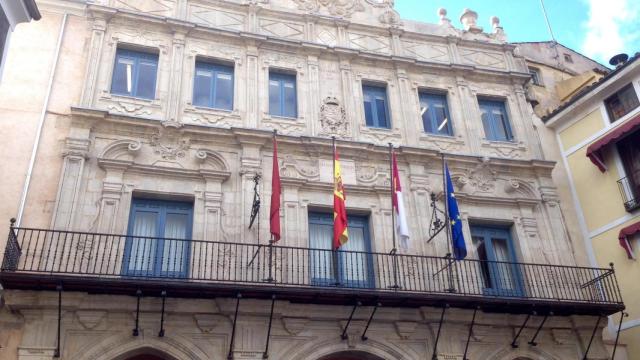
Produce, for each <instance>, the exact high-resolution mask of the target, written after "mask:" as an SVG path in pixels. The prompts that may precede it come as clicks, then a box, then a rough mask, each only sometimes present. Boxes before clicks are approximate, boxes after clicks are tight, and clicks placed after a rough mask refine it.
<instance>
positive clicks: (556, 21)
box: [395, 0, 640, 65]
mask: <svg viewBox="0 0 640 360" xmlns="http://www.w3.org/2000/svg"><path fill="white" fill-rule="evenodd" d="M545 6H546V8H547V14H548V15H549V21H550V22H551V26H552V29H553V33H554V35H555V37H556V40H557V41H558V42H560V43H562V44H564V45H566V46H568V47H570V48H572V49H574V50H576V51H579V52H582V53H583V54H585V55H587V56H590V57H592V58H593V59H595V60H597V61H599V62H601V63H603V64H605V65H608V60H609V58H611V56H613V55H615V54H618V53H620V52H625V53H627V54H629V55H632V54H635V53H636V52H638V51H640V21H639V20H637V19H640V1H638V0H545ZM440 7H444V8H445V9H447V12H448V15H447V17H448V18H449V19H451V22H452V24H453V25H454V26H456V27H458V28H460V27H461V25H460V14H461V13H462V10H463V9H464V8H470V9H472V10H474V11H476V12H477V13H478V25H480V26H482V27H483V28H484V29H485V31H489V30H490V28H491V26H490V24H489V17H491V16H493V15H495V16H498V17H499V18H500V23H501V25H502V27H503V28H504V30H505V32H506V33H507V36H508V37H509V41H546V40H550V39H551V36H550V35H549V31H548V30H547V25H546V23H545V21H544V16H543V14H542V8H541V6H540V0H395V9H396V10H397V11H398V12H399V13H400V15H401V17H402V18H406V19H412V20H419V21H425V22H431V23H434V22H438V19H439V17H438V14H437V11H438V8H440Z"/></svg>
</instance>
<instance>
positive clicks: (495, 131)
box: [478, 100, 513, 141]
mask: <svg viewBox="0 0 640 360" xmlns="http://www.w3.org/2000/svg"><path fill="white" fill-rule="evenodd" d="M478 104H479V106H480V113H481V120H482V126H483V128H484V132H485V136H486V138H487V139H488V140H493V141H513V133H512V131H511V124H510V122H509V116H508V115H507V108H506V106H505V103H504V101H496V100H479V101H478Z"/></svg>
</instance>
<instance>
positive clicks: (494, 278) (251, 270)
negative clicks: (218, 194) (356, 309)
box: [0, 227, 624, 315]
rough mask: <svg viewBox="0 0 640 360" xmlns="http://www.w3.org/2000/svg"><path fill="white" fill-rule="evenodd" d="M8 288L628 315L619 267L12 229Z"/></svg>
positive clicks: (3, 277)
mask: <svg viewBox="0 0 640 360" xmlns="http://www.w3.org/2000/svg"><path fill="white" fill-rule="evenodd" d="M0 282H1V284H2V286H3V287H4V288H5V289H23V290H54V289H56V286H58V285H62V286H63V287H64V290H65V291H83V292H89V293H97V294H126V295H134V294H135V293H136V291H137V290H141V291H143V293H145V296H157V295H159V294H160V293H161V292H162V291H166V292H167V296H171V297H183V298H214V297H225V296H229V297H231V296H236V295H237V294H238V293H241V294H242V295H243V297H251V298H262V299H268V298H271V296H272V295H276V296H277V297H278V299H281V300H289V301H291V302H297V303H308V304H341V305H344V304H353V302H354V301H356V300H357V301H360V302H362V303H363V304H366V303H370V304H371V303H378V302H380V303H382V304H383V305H384V306H398V307H419V306H442V305H443V304H449V305H450V306H453V307H463V308H476V307H478V306H479V307H481V308H482V309H483V311H485V312H491V311H493V312H509V313H530V312H531V311H533V310H534V309H535V310H536V311H538V312H544V311H546V312H550V311H553V312H554V313H555V314H557V315H563V314H564V315H570V314H598V315H604V314H611V313H614V312H617V311H620V310H621V309H623V308H624V305H623V303H622V298H621V296H620V290H619V288H618V284H617V281H616V277H615V273H614V270H613V268H587V267H575V266H559V265H545V264H525V263H510V262H487V261H478V260H462V261H452V260H450V259H448V258H442V257H434V256H416V255H400V254H386V253H368V252H349V251H337V252H334V251H331V250H325V249H308V248H298V247H283V246H272V247H269V246H266V245H255V244H240V243H226V242H213V241H198V240H181V239H159V238H150V237H134V236H127V235H116V234H99V233H87V232H72V231H57V230H44V229H32V228H16V227H12V228H10V232H9V237H8V242H7V246H6V251H5V256H4V259H3V263H2V268H1V271H0Z"/></svg>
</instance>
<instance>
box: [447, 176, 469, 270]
mask: <svg viewBox="0 0 640 360" xmlns="http://www.w3.org/2000/svg"><path fill="white" fill-rule="evenodd" d="M445 176H446V177H447V206H448V208H449V222H450V223H451V241H452V243H453V255H454V256H455V258H456V259H457V260H462V259H464V258H465V257H466V256H467V246H466V245H465V243H464V235H463V234H462V220H461V219H460V211H459V210H458V201H457V200H456V194H455V192H454V191H453V183H452V182H451V175H449V167H448V166H446V165H445Z"/></svg>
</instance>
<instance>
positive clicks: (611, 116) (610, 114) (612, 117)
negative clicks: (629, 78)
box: [602, 82, 640, 124]
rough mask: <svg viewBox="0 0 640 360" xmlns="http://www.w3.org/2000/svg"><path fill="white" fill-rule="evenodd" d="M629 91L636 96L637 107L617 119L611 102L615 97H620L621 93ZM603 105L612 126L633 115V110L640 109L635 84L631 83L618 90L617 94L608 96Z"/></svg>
mask: <svg viewBox="0 0 640 360" xmlns="http://www.w3.org/2000/svg"><path fill="white" fill-rule="evenodd" d="M629 89H631V91H632V92H633V94H634V95H635V104H636V105H635V107H633V108H630V109H627V110H626V112H625V113H624V114H622V115H620V116H618V117H616V116H615V114H613V112H612V110H611V106H610V102H611V101H612V100H613V99H614V97H618V96H619V94H620V93H622V92H623V91H626V90H629ZM602 103H603V104H604V108H605V110H606V111H607V116H608V117H609V123H611V124H613V123H615V122H617V121H618V120H620V119H622V118H624V117H625V116H627V115H628V114H629V113H631V112H632V111H633V110H635V109H637V108H638V107H640V99H639V98H638V93H637V92H636V88H635V86H634V85H633V82H630V83H629V84H627V85H625V86H623V87H621V88H620V89H618V90H617V91H616V92H614V93H613V94H611V95H610V96H607V98H605V99H604V100H603V101H602Z"/></svg>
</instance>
